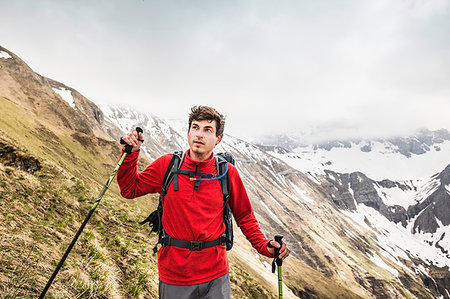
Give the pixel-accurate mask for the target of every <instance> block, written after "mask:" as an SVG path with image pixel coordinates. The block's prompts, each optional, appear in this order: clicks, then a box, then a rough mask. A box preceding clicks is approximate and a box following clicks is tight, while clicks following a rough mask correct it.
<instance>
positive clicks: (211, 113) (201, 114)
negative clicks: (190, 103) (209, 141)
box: [188, 106, 225, 136]
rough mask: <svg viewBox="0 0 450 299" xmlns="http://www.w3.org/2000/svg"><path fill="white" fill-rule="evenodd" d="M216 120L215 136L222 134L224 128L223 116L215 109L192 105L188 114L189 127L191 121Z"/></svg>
mask: <svg viewBox="0 0 450 299" xmlns="http://www.w3.org/2000/svg"><path fill="white" fill-rule="evenodd" d="M194 120H195V121H202V120H207V121H214V120H215V121H216V136H220V135H222V134H223V130H224V129H225V117H224V116H223V115H222V114H220V113H219V112H218V111H217V110H216V109H214V108H212V107H208V106H194V107H192V108H191V113H190V114H189V129H188V130H190V129H191V125H192V121H194Z"/></svg>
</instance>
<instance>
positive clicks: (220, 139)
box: [216, 134, 223, 145]
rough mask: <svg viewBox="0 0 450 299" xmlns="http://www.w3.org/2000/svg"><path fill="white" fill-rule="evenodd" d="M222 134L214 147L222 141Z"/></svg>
mask: <svg viewBox="0 0 450 299" xmlns="http://www.w3.org/2000/svg"><path fill="white" fill-rule="evenodd" d="M222 137H223V134H220V135H219V139H217V142H216V145H218V144H219V143H220V142H221V141H222Z"/></svg>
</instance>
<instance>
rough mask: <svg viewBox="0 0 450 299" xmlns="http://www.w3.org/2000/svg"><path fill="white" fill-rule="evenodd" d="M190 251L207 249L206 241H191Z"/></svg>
mask: <svg viewBox="0 0 450 299" xmlns="http://www.w3.org/2000/svg"><path fill="white" fill-rule="evenodd" d="M189 243H190V248H189V249H190V250H192V251H195V250H202V249H204V248H205V242H204V241H190V242H189Z"/></svg>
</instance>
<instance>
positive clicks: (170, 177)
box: [140, 151, 235, 253]
mask: <svg viewBox="0 0 450 299" xmlns="http://www.w3.org/2000/svg"><path fill="white" fill-rule="evenodd" d="M184 155H185V153H184V152H181V151H178V152H174V153H173V155H172V159H171V160H170V163H169V166H168V167H167V170H166V173H165V175H164V180H163V186H162V189H161V192H160V197H159V203H158V207H157V209H156V210H155V211H153V212H152V213H151V214H150V215H149V216H148V217H147V218H146V219H145V220H144V221H142V222H140V224H141V225H142V224H145V223H147V222H148V224H149V226H150V228H151V232H150V233H152V232H155V233H157V234H158V242H157V243H156V245H155V247H154V248H153V252H154V253H156V252H157V251H158V244H161V245H162V247H165V246H167V245H170V246H176V247H181V248H187V249H190V250H202V249H204V248H209V247H213V246H217V245H223V244H225V245H226V249H227V250H230V249H231V248H232V247H233V222H232V216H231V208H230V205H229V199H230V194H229V190H230V185H229V177H228V163H231V164H232V165H234V164H235V160H234V158H233V156H232V155H231V154H229V153H227V152H225V153H219V154H215V155H214V156H215V159H216V168H217V175H215V174H211V173H199V172H194V171H189V170H184V169H180V166H181V164H183V161H184ZM180 174H181V175H189V176H190V177H191V178H194V175H195V176H196V177H198V178H197V179H193V180H195V181H196V182H195V185H194V189H195V190H198V188H199V186H200V183H201V181H205V180H219V182H220V186H221V188H222V193H223V222H224V224H225V232H224V234H223V235H222V236H221V237H219V238H218V239H216V240H214V241H185V240H179V239H175V238H173V237H171V236H169V235H168V234H167V233H166V231H165V230H164V228H163V226H162V223H161V219H162V215H163V205H164V197H165V196H166V194H167V191H168V188H169V186H170V184H171V183H172V181H173V188H174V191H175V192H176V191H178V175H180Z"/></svg>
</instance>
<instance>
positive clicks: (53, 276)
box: [39, 152, 127, 299]
mask: <svg viewBox="0 0 450 299" xmlns="http://www.w3.org/2000/svg"><path fill="white" fill-rule="evenodd" d="M126 156H127V153H126V152H124V153H123V155H122V157H121V158H120V160H119V162H118V163H117V166H116V168H115V169H114V171H113V172H112V173H111V175H110V177H109V179H108V181H107V182H106V184H105V186H104V187H103V189H102V191H100V194H99V195H98V197H97V200H96V201H95V202H94V204H93V205H92V207H91V209H90V210H89V213H88V214H87V216H86V218H84V221H83V223H82V224H81V226H80V228H79V229H78V231H77V233H76V234H75V237H74V238H73V240H72V242H71V243H70V245H69V247H67V249H66V252H65V253H64V255H63V257H62V258H61V260H60V261H59V264H58V266H56V269H55V271H53V274H52V276H51V277H50V279H49V280H48V282H47V285H46V286H45V288H44V289H43V290H42V293H41V295H40V296H39V299H42V298H44V296H45V294H46V293H47V291H48V289H49V288H50V286H51V284H52V282H53V280H54V279H55V277H56V275H57V274H58V272H59V270H60V269H61V267H62V265H63V264H64V262H65V260H66V258H67V256H68V255H69V253H70V251H71V250H72V248H73V246H74V245H75V243H76V242H77V240H78V237H79V236H80V234H81V232H82V231H83V229H84V227H85V226H86V224H87V223H88V221H89V219H90V218H91V216H92V214H93V213H94V211H95V209H96V208H97V205H98V203H99V202H100V200H101V199H102V198H103V195H104V194H105V192H106V190H107V189H108V187H109V186H110V185H111V183H112V181H113V179H114V177H115V176H116V174H117V171H119V168H120V166H121V165H122V162H123V160H125V157H126Z"/></svg>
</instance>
